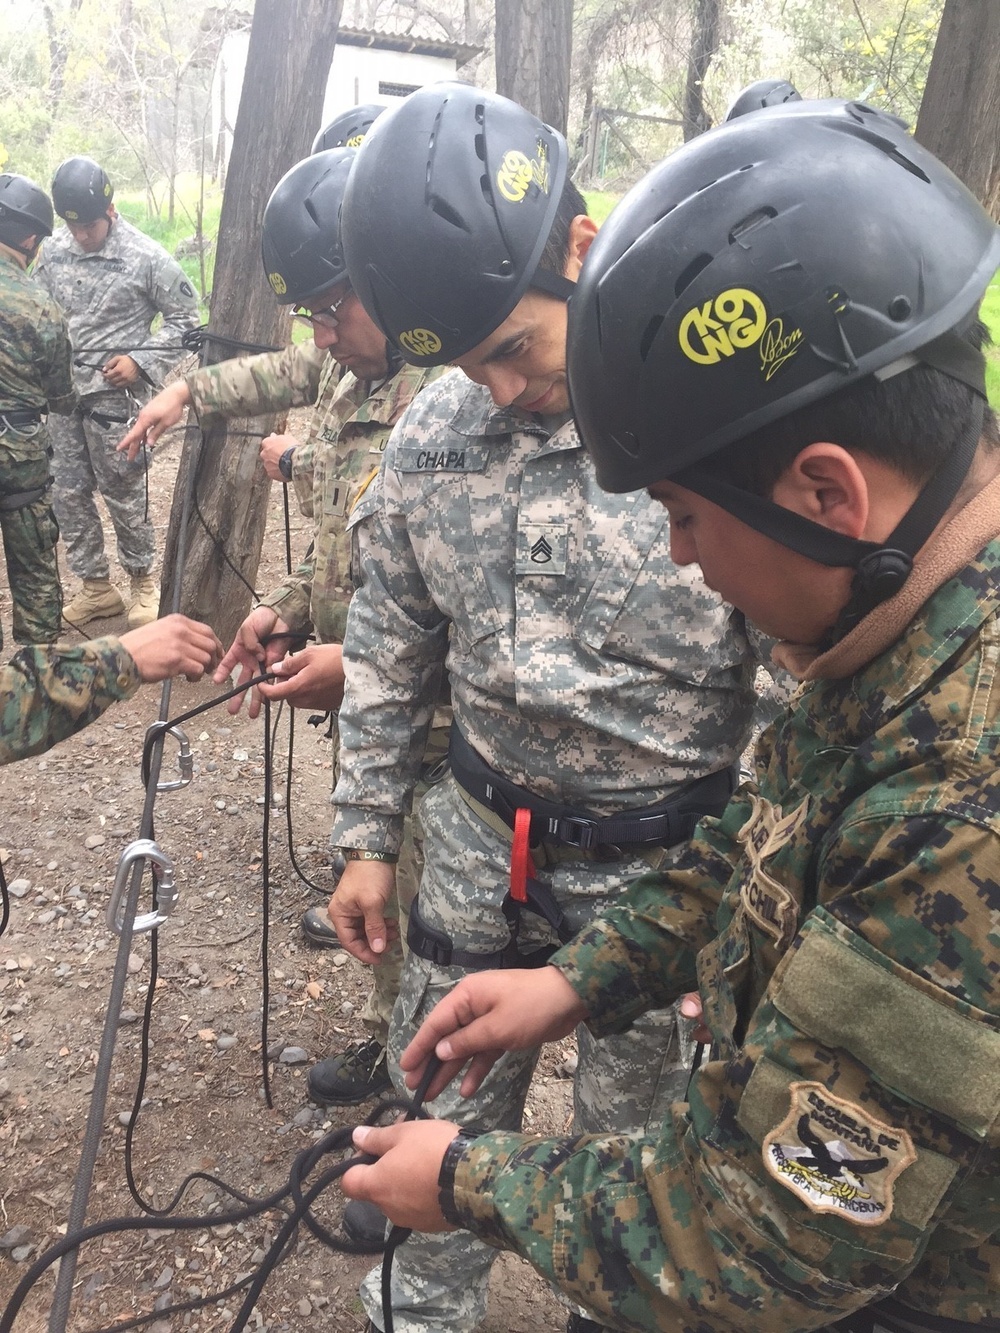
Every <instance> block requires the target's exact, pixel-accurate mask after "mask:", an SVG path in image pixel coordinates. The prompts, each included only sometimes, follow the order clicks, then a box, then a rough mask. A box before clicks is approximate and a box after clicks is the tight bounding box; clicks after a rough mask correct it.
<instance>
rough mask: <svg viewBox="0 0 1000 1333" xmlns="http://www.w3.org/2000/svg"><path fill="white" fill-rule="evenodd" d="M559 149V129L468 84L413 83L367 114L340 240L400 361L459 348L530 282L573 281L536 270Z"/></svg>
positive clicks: (443, 357) (553, 287) (562, 288)
mask: <svg viewBox="0 0 1000 1333" xmlns="http://www.w3.org/2000/svg"><path fill="white" fill-rule="evenodd" d="M566 156H567V154H566V141H565V140H564V139H563V137H562V135H561V134H559V133H558V132H557V131H556V130H554V129H551V128H550V127H549V126H548V125H545V124H544V123H543V122H542V121H540V120H538V119H537V117H535V116H533V115H531V114H530V112H528V111H526V110H525V109H524V108H523V107H520V106H518V105H517V104H516V103H515V102H510V101H508V100H507V99H506V98H505V97H498V96H497V95H496V94H495V93H487V92H484V91H483V90H482V89H480V88H473V87H472V86H471V85H469V84H465V83H435V84H430V85H428V86H427V87H425V88H421V89H419V90H418V91H417V92H415V93H411V94H410V96H409V97H407V98H406V100H405V101H404V102H402V103H400V105H399V106H398V107H396V108H394V109H393V110H392V111H391V112H390V113H389V114H388V115H385V116H383V117H382V118H381V119H380V120H379V121H378V122H377V124H375V125H374V126H373V127H372V129H371V131H370V133H369V134H368V135H367V136H366V138H365V141H364V143H363V144H362V146H361V148H360V149H359V150H358V160H357V163H356V165H355V169H354V171H353V173H352V175H351V180H350V183H349V185H348V188H347V195H346V197H345V199H344V212H343V224H342V231H343V241H344V253H345V255H346V256H347V266H348V269H349V270H350V275H351V285H352V287H353V288H354V290H355V292H356V293H357V295H358V297H359V298H360V300H361V303H362V305H363V306H364V307H365V309H366V310H367V311H368V314H369V315H370V316H371V318H372V319H373V320H374V321H375V323H376V324H377V325H378V326H379V328H380V329H381V330H382V332H383V333H384V334H385V335H386V337H387V338H388V339H389V342H390V343H391V344H392V345H393V346H394V347H397V348H398V349H399V351H400V352H401V353H402V355H403V356H404V357H405V358H406V360H407V361H411V362H413V363H414V364H415V365H422V366H435V365H442V364H444V363H446V362H448V361H454V360H455V359H456V357H459V356H462V355H463V354H464V353H465V352H468V351H469V350H470V349H471V348H473V347H475V346H476V345H477V344H478V343H480V342H482V341H483V339H484V338H486V337H488V336H489V334H491V333H492V332H493V330H494V329H496V328H498V327H499V325H500V324H502V323H503V321H504V320H505V319H506V318H507V316H508V315H509V314H510V312H511V311H512V310H513V309H514V307H515V305H517V303H518V301H519V300H520V299H521V297H522V296H523V295H524V293H525V292H526V291H527V289H528V288H529V287H538V288H540V289H541V290H543V291H547V292H549V293H551V294H553V295H556V296H559V297H560V298H562V299H566V297H567V296H568V294H569V293H570V292H571V291H572V290H573V285H572V284H571V283H569V282H567V280H566V279H565V278H564V277H563V276H562V274H561V273H559V274H556V273H548V272H547V271H539V269H538V262H539V259H540V258H541V255H542V252H543V250H544V248H545V243H546V241H547V240H548V236H549V232H550V231H551V229H552V224H553V221H554V219H555V216H556V213H557V211H558V208H559V202H560V198H561V195H562V190H563V183H564V181H565V179H566Z"/></svg>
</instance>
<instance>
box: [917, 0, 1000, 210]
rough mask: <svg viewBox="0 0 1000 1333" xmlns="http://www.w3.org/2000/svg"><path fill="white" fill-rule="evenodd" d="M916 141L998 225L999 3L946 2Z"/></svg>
mask: <svg viewBox="0 0 1000 1333" xmlns="http://www.w3.org/2000/svg"><path fill="white" fill-rule="evenodd" d="M916 138H917V139H918V140H919V141H920V142H921V143H922V144H923V145H924V147H925V148H929V149H930V150H931V152H932V153H935V154H936V155H937V156H938V157H939V158H940V159H941V160H942V162H944V163H945V165H946V166H948V167H950V168H951V170H952V171H953V172H954V173H955V175H956V176H958V177H959V179H960V180H962V181H963V182H964V183H965V184H966V185H967V186H968V188H969V189H970V190H971V191H972V193H973V194H974V195H975V196H976V198H977V199H979V200H980V201H981V202H982V203H983V205H984V206H985V207H986V208H988V209H989V211H990V212H991V213H992V215H993V217H994V218H996V219H997V220H998V221H1000V4H997V0H945V6H944V13H943V14H942V16H941V27H940V28H939V30H938V36H937V42H936V43H935V46H934V55H933V57H932V59H931V67H930V70H929V71H928V74H927V86H926V87H925V89H924V97H923V101H922V102H921V103H920V115H919V116H918V118H917V128H916Z"/></svg>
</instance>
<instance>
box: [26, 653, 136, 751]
mask: <svg viewBox="0 0 1000 1333" xmlns="http://www.w3.org/2000/svg"><path fill="white" fill-rule="evenodd" d="M139 684H140V679H139V671H138V668H137V667H136V664H135V662H134V661H133V660H132V657H131V655H130V654H129V653H128V651H127V650H126V649H125V648H124V647H123V646H122V643H121V641H120V640H119V639H116V638H110V637H109V638H105V639H93V640H91V641H90V642H89V643H82V644H76V645H66V644H62V645H60V644H38V645H36V646H34V647H30V648H22V649H21V651H20V652H19V653H17V654H16V656H14V657H13V658H12V659H11V660H10V662H8V663H7V665H6V666H4V667H0V699H2V700H3V702H2V704H0V764H10V763H13V762H14V761H15V760H17V759H26V758H28V757H29V756H30V755H33V754H41V753H42V752H43V751H44V750H47V749H48V748H49V747H50V746H52V745H55V744H56V743H57V741H61V740H64V739H65V738H66V737H67V736H72V735H73V734H74V733H75V732H77V731H80V730H81V729H82V728H83V727H86V726H88V725H89V724H90V723H91V722H93V721H94V720H95V719H96V718H97V717H99V716H100V715H101V713H103V712H104V710H105V709H106V708H108V707H109V706H110V705H111V704H113V703H116V702H117V701H118V700H120V699H127V698H128V697H129V696H130V695H132V694H134V693H135V691H136V690H137V689H138V688H139Z"/></svg>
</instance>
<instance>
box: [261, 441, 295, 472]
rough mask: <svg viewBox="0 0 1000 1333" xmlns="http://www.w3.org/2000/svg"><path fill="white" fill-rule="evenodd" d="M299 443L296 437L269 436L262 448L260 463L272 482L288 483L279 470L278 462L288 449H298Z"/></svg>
mask: <svg viewBox="0 0 1000 1333" xmlns="http://www.w3.org/2000/svg"><path fill="white" fill-rule="evenodd" d="M298 447H299V442H298V440H297V439H296V438H295V436H294V435H268V436H266V437H265V438H264V440H263V442H262V444H261V446H260V461H261V462H262V463H263V464H264V471H265V472H266V473H267V475H268V476H269V477H270V478H271V480H272V481H287V480H288V478H287V477H283V476H282V475H281V473H280V471H279V470H278V461H279V459H280V458H281V455H282V454H283V453H284V452H285V450H286V449H297V448H298Z"/></svg>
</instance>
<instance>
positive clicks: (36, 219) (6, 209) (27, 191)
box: [0, 172, 55, 255]
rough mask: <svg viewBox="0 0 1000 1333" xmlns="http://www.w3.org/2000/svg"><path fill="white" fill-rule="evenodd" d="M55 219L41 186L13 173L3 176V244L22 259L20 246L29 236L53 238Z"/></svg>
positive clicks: (0, 225) (0, 220)
mask: <svg viewBox="0 0 1000 1333" xmlns="http://www.w3.org/2000/svg"><path fill="white" fill-rule="evenodd" d="M54 222H55V217H54V215H53V212H52V201H51V200H50V199H49V196H48V195H47V194H46V193H45V191H44V190H43V189H42V187H41V186H40V185H36V184H35V182H34V181H33V180H29V179H28V177H27V176H17V175H14V174H12V173H11V172H4V173H3V175H0V241H2V242H3V243H4V245H9V246H10V247H11V248H12V249H14V250H17V251H19V253H21V254H23V255H30V254H33V253H34V250H33V249H32V250H31V251H28V250H25V248H24V247H23V245H21V242H22V241H24V240H26V239H27V237H29V236H38V237H42V236H51V235H52V227H53V224H54Z"/></svg>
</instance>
